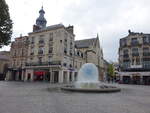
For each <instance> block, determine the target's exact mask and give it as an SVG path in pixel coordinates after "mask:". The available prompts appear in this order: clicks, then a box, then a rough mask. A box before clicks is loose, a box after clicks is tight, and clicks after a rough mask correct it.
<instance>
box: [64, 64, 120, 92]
mask: <svg viewBox="0 0 150 113" xmlns="http://www.w3.org/2000/svg"><path fill="white" fill-rule="evenodd" d="M61 89H62V90H65V91H74V92H97V93H98V92H99V93H100V92H101V93H102V92H118V91H120V90H121V89H120V88H117V87H115V86H112V85H111V86H110V85H106V84H104V83H102V82H100V81H99V76H98V69H97V67H96V66H95V64H92V63H86V64H84V65H83V66H82V67H81V69H80V70H79V73H78V78H77V81H76V82H75V83H74V84H71V85H66V86H64V87H61Z"/></svg>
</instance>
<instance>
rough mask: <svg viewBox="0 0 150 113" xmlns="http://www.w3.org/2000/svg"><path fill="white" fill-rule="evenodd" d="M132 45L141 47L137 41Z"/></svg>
mask: <svg viewBox="0 0 150 113" xmlns="http://www.w3.org/2000/svg"><path fill="white" fill-rule="evenodd" d="M131 45H132V46H137V45H139V42H138V41H136V42H131Z"/></svg>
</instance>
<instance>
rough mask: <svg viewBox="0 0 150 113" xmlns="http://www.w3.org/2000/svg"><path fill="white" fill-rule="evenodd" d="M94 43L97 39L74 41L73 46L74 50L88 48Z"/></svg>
mask: <svg viewBox="0 0 150 113" xmlns="http://www.w3.org/2000/svg"><path fill="white" fill-rule="evenodd" d="M96 41H97V38H91V39H84V40H76V41H75V46H76V48H88V47H89V46H91V45H94V44H95V43H96Z"/></svg>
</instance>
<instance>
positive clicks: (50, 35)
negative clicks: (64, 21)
mask: <svg viewBox="0 0 150 113" xmlns="http://www.w3.org/2000/svg"><path fill="white" fill-rule="evenodd" d="M49 41H53V33H50V34H49Z"/></svg>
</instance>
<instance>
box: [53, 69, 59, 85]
mask: <svg viewBox="0 0 150 113" xmlns="http://www.w3.org/2000/svg"><path fill="white" fill-rule="evenodd" d="M53 77H54V83H58V82H59V72H58V71H54V72H53Z"/></svg>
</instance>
